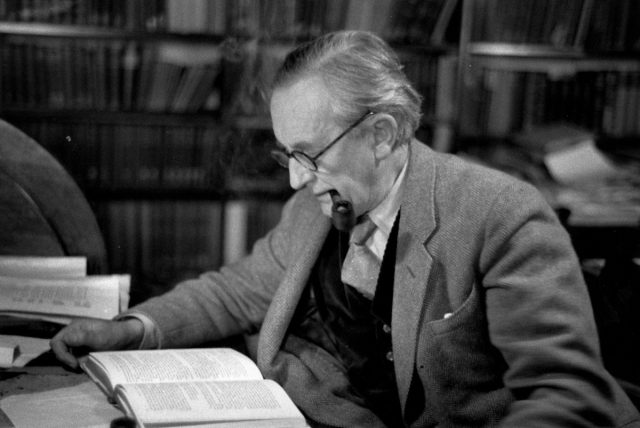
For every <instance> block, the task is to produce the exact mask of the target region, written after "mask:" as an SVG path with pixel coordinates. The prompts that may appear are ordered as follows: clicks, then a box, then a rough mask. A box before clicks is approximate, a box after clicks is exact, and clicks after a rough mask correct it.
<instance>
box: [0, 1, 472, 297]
mask: <svg viewBox="0 0 640 428" xmlns="http://www.w3.org/2000/svg"><path fill="white" fill-rule="evenodd" d="M461 6H462V3H461V2H460V1H459V0H428V1H415V0H401V1H394V0H349V1H343V0H314V1H297V0H296V1H291V0H276V1H271V0H100V1H93V0H42V1H30V0H17V1H9V0H0V117H2V118H3V119H5V120H7V121H8V122H10V123H12V124H14V125H16V126H18V127H19V128H21V129H22V130H24V131H25V132H26V133H27V134H28V135H30V136H32V137H34V138H35V139H36V140H37V141H38V142H40V143H41V144H42V145H43V146H44V147H45V148H46V149H48V150H49V151H50V152H51V153H53V154H54V155H55V156H56V157H57V158H58V159H59V160H60V161H61V162H62V164H63V165H65V167H66V168H67V169H68V170H69V171H70V172H71V173H72V175H73V176H74V178H75V179H76V181H77V182H78V183H79V184H80V186H81V188H82V189H83V191H84V192H85V194H86V195H87V197H88V199H89V200H90V202H91V204H92V206H93V207H94V210H95V212H96V215H97V217H98V220H99V223H100V225H101V228H102V230H103V233H104V235H105V240H106V242H107V247H108V252H109V257H110V266H111V270H112V271H114V272H128V273H131V274H132V276H133V288H132V302H133V303H135V302H137V301H140V300H143V299H145V298H148V297H149V296H152V295H156V294H160V293H162V292H164V291H166V290H167V289H168V288H169V287H171V286H172V285H173V284H175V283H176V282H177V281H178V280H180V279H184V278H186V277H190V276H194V275H197V274H198V273H200V272H202V271H204V270H207V269H214V268H217V267H219V266H220V265H221V264H222V263H224V262H229V261H232V260H234V259H236V258H237V257H239V256H241V255H242V254H244V253H245V252H246V251H247V249H248V248H249V246H250V245H251V244H252V243H253V241H255V240H256V239H257V238H258V237H259V236H261V235H262V234H264V233H265V232H266V231H267V230H268V229H269V228H270V227H271V226H273V224H274V223H275V222H276V221H277V220H278V218H279V211H280V208H281V206H282V203H283V201H284V199H285V198H286V197H287V195H289V194H290V191H289V190H288V177H287V175H286V171H284V170H281V169H279V167H277V165H276V163H275V162H272V161H271V159H270V156H269V155H268V152H269V150H270V149H271V148H272V146H273V143H274V141H273V135H272V133H271V129H270V119H269V117H268V108H267V105H266V102H265V101H266V99H265V98H266V97H265V93H266V90H267V86H268V82H269V79H270V76H272V75H273V73H274V72H275V70H276V68H277V66H278V64H279V61H281V59H282V58H283V56H284V55H285V54H286V52H287V51H288V50H289V49H290V48H291V47H292V46H294V45H295V44H297V43H298V42H300V41H304V40H309V39H310V38H312V37H314V36H317V35H320V34H322V33H324V32H327V31H331V30H336V29H342V28H350V29H366V30H374V31H378V32H380V33H381V35H382V36H383V37H385V38H386V39H387V40H389V41H390V42H391V43H392V44H393V45H394V46H395V47H396V48H397V49H398V52H399V54H400V56H401V60H402V62H403V63H404V65H405V69H406V71H407V74H408V75H409V76H410V78H411V79H412V81H413V82H414V83H415V84H416V86H417V87H418V88H419V90H420V91H421V92H422V93H423V94H424V95H425V104H424V112H425V115H424V121H423V126H422V127H421V129H420V134H421V135H422V136H423V139H424V140H425V141H434V143H433V144H434V146H436V147H438V148H439V149H442V150H444V149H446V148H448V147H450V146H451V139H452V138H453V135H454V129H453V121H454V119H455V114H456V108H455V106H454V105H453V101H454V96H453V93H454V91H455V84H456V81H455V76H456V67H457V48H456V46H457V37H458V32H459V21H460V11H461Z"/></svg>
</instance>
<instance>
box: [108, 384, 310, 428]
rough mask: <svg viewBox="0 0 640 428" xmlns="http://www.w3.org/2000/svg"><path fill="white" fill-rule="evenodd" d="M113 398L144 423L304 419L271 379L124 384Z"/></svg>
mask: <svg viewBox="0 0 640 428" xmlns="http://www.w3.org/2000/svg"><path fill="white" fill-rule="evenodd" d="M116 400H117V401H118V402H119V403H120V404H121V405H122V407H123V408H124V410H125V412H127V413H128V414H129V415H133V416H134V417H135V418H136V419H138V420H139V421H141V422H142V423H143V424H144V425H145V426H153V425H154V424H160V423H163V422H164V423H168V422H171V423H172V424H176V425H181V426H182V425H183V424H185V423H187V424H188V423H197V422H214V421H221V422H230V421H241V420H266V419H272V420H287V419H295V420H298V421H300V426H306V422H305V419H304V417H303V416H302V414H301V413H300V411H299V410H298V409H297V408H296V406H295V405H294V404H293V402H292V401H291V399H290V398H289V397H288V396H287V394H286V393H285V391H284V390H283V389H282V387H280V386H279V385H278V384H277V383H275V382H274V381H272V380H244V381H235V382H234V381H224V382H216V381H204V382H175V383H174V382H170V383H169V382H165V383H138V384H124V385H119V386H118V387H117V388H116Z"/></svg>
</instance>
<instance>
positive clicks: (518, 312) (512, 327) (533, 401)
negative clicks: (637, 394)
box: [480, 184, 619, 427]
mask: <svg viewBox="0 0 640 428" xmlns="http://www.w3.org/2000/svg"><path fill="white" fill-rule="evenodd" d="M484 224H486V225H487V226H486V229H485V231H484V232H485V233H484V239H485V245H484V246H483V248H484V250H483V252H482V254H481V259H480V270H481V272H483V275H484V278H483V284H484V288H485V290H486V298H487V300H486V305H487V308H486V309H487V317H488V324H489V334H490V337H491V341H492V343H493V344H494V345H495V346H496V347H497V348H498V349H499V350H500V352H501V354H502V355H503V357H504V358H505V360H506V362H507V365H508V368H507V371H506V373H505V376H504V382H505V385H506V386H507V388H508V389H509V390H510V391H511V393H512V395H513V397H514V398H515V401H514V402H513V403H512V405H511V407H510V409H509V414H508V416H507V417H506V419H505V420H504V421H503V424H504V426H517V427H526V426H532V425H535V426H547V427H551V426H592V425H596V426H614V425H615V424H614V421H613V420H614V418H615V415H614V414H613V412H614V411H615V410H614V402H615V398H614V397H615V396H616V395H617V394H618V392H619V391H617V390H616V388H618V389H619V386H618V385H617V384H616V383H615V380H614V379H613V378H612V377H611V376H610V375H609V374H608V372H607V371H606V370H605V369H604V367H603V365H602V361H601V357H600V351H599V343H598V335H597V330H596V325H595V321H594V318H593V312H592V309H591V303H590V300H589V294H588V290H587V288H586V285H585V282H584V280H583V277H582V273H581V270H580V264H579V262H578V260H577V257H576V255H575V252H574V250H573V248H572V246H571V241H570V239H569V236H568V234H567V233H566V231H565V230H564V228H563V227H562V226H561V225H560V224H559V222H558V220H557V218H556V216H555V214H554V212H553V211H552V210H551V208H550V207H549V206H548V205H547V204H546V202H545V201H544V200H543V199H542V197H541V196H540V195H539V193H538V192H537V191H535V190H533V189H532V188H530V187H529V186H528V185H524V184H523V185H522V186H521V187H520V188H518V189H516V191H515V192H514V191H513V189H509V191H504V192H502V193H501V194H498V195H496V196H495V199H494V202H493V205H492V209H491V210H490V211H489V212H488V214H487V218H486V222H485V223H484Z"/></svg>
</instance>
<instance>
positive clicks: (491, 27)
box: [457, 0, 640, 139]
mask: <svg viewBox="0 0 640 428" xmlns="http://www.w3.org/2000/svg"><path fill="white" fill-rule="evenodd" d="M636 3H637V2H634V1H629V0H606V1H599V0H567V1H562V2H558V1H554V0H514V1H505V0H480V1H466V0H465V2H464V11H463V24H462V30H461V36H460V40H461V42H460V45H459V54H460V55H459V58H460V63H461V67H460V68H459V70H460V74H459V90H460V97H461V98H462V99H464V101H465V102H463V103H460V109H459V111H458V113H459V115H458V126H457V130H458V134H459V136H460V137H463V139H464V137H470V138H478V137H480V138H482V137H489V138H494V139H503V138H507V137H508V136H509V135H511V134H513V133H516V132H519V131H523V130H524V131H526V130H528V129H531V128H533V127H535V126H538V125H542V124H546V123H553V122H568V123H572V124H574V125H577V126H580V127H583V128H585V129H588V130H591V131H593V132H594V133H595V134H596V135H597V136H598V137H603V138H625V137H627V138H629V137H631V138H633V137H638V136H640V129H639V126H638V123H640V92H639V89H640V33H639V31H638V29H637V28H636V27H637V26H636V25H634V23H635V22H636V21H637V19H638V17H640V7H639V5H638V4H636Z"/></svg>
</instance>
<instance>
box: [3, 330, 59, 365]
mask: <svg viewBox="0 0 640 428" xmlns="http://www.w3.org/2000/svg"><path fill="white" fill-rule="evenodd" d="M3 344H4V345H3ZM7 344H9V345H10V346H11V344H13V345H14V346H17V350H18V352H17V355H15V358H14V359H13V361H12V362H11V365H8V366H5V367H24V366H25V365H26V364H27V363H28V362H29V361H31V360H33V359H35V358H37V357H39V356H40V355H42V354H44V353H45V352H47V351H48V350H49V349H50V347H49V339H40V338H38V337H27V336H16V335H11V334H0V348H2V347H3V346H5V347H6V346H7ZM0 364H1V363H0ZM0 367H1V365H0Z"/></svg>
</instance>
